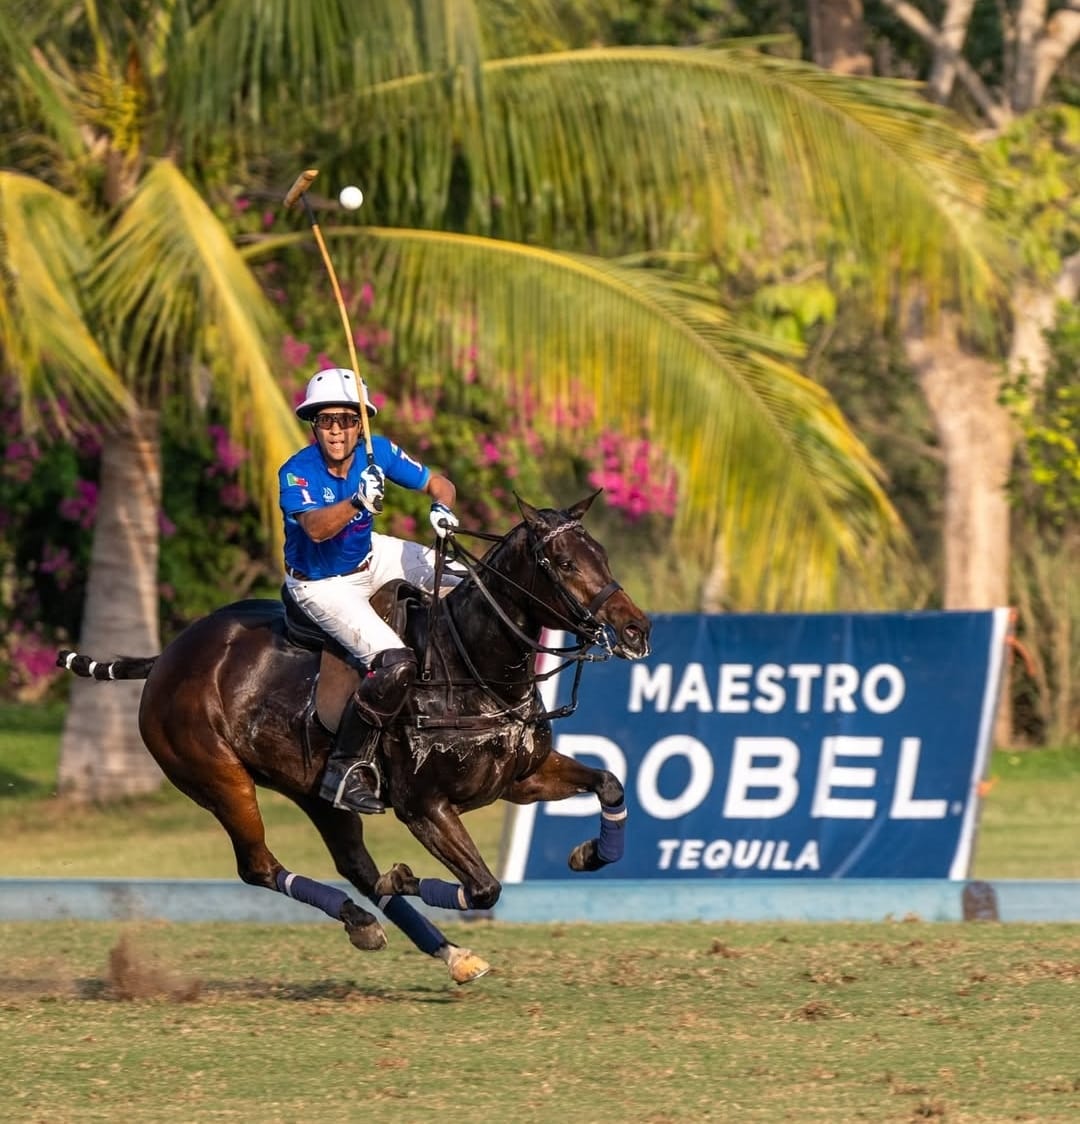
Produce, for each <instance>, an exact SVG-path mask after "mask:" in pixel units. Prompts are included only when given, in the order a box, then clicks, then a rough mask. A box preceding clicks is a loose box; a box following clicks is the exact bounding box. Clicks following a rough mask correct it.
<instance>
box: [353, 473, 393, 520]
mask: <svg viewBox="0 0 1080 1124" xmlns="http://www.w3.org/2000/svg"><path fill="white" fill-rule="evenodd" d="M385 493H386V474H385V473H384V472H383V470H382V469H381V468H380V467H379V466H378V465H377V464H369V465H368V466H367V468H365V469H364V471H363V472H361V473H360V486H359V487H358V488H357V489H356V495H355V496H354V497H353V507H366V508H367V509H368V511H370V512H371V513H372V515H378V514H379V512H380V511H382V507H383V496H384V495H385Z"/></svg>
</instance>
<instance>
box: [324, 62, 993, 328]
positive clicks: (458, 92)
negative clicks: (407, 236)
mask: <svg viewBox="0 0 1080 1124" xmlns="http://www.w3.org/2000/svg"><path fill="white" fill-rule="evenodd" d="M481 79H482V85H481V88H480V90H479V92H477V91H475V90H472V89H470V88H468V86H467V84H463V83H461V82H459V83H458V84H457V85H455V86H447V84H446V83H445V82H444V81H443V80H442V78H441V77H440V76H438V75H433V74H427V75H424V74H415V75H411V76H408V77H402V78H399V79H396V80H392V81H387V82H385V83H383V84H381V85H376V86H373V87H371V88H370V89H369V90H367V91H366V92H365V93H364V95H363V99H362V101H361V102H359V103H356V104H351V105H350V104H349V103H347V102H344V101H343V102H339V103H337V104H336V105H334V106H325V107H324V110H325V111H326V112H327V115H328V119H330V120H340V121H344V120H345V119H346V115H348V114H352V117H351V119H350V120H351V125H350V128H349V129H348V136H349V142H348V143H349V144H350V145H351V149H350V150H349V151H348V153H345V154H342V156H341V160H342V161H346V160H351V161H352V162H353V167H354V168H355V167H362V168H364V169H365V174H366V175H367V176H368V177H369V179H368V182H369V184H370V185H371V191H369V201H370V204H371V206H372V207H373V208H374V209H375V214H376V215H377V218H378V221H380V222H382V223H388V224H390V225H402V226H421V227H437V226H441V225H444V223H445V219H446V216H447V214H448V213H451V212H453V210H454V206H455V199H456V198H458V196H456V195H455V193H458V195H459V194H460V191H461V177H462V170H461V168H462V163H464V165H465V169H466V170H465V173H464V175H465V181H466V183H467V193H468V195H467V202H468V207H467V212H466V214H465V218H464V219H463V228H464V229H467V230H470V231H472V232H477V233H492V234H496V235H498V236H500V237H507V238H512V239H515V240H521V241H526V242H534V243H535V242H540V243H545V244H549V245H555V246H560V247H569V246H574V245H576V246H582V245H591V246H593V247H595V248H596V249H597V250H598V251H600V252H602V253H604V254H608V253H616V254H617V253H620V252H622V251H624V250H625V249H627V248H628V247H629V246H630V245H641V244H646V245H652V246H660V247H670V246H673V245H687V244H689V245H695V246H697V247H699V248H703V249H709V250H711V251H713V252H715V253H724V252H725V251H726V250H727V249H728V248H730V246H731V245H733V244H734V243H735V242H739V243H741V242H744V241H745V238H746V231H747V229H748V228H753V229H755V230H757V231H759V232H768V231H771V230H774V229H777V228H778V229H780V230H782V231H786V232H787V234H788V237H790V238H800V239H802V240H804V241H806V242H808V243H811V244H822V243H824V242H827V244H828V245H829V246H830V248H831V249H832V250H833V251H834V252H836V253H847V254H849V255H850V256H851V257H852V258H854V259H858V260H859V261H860V262H863V263H865V272H866V275H867V277H868V279H869V285H870V288H871V291H872V293H873V296H874V298H875V299H874V306H875V307H876V309H877V310H878V311H879V312H880V311H883V310H884V308H885V307H886V304H887V302H888V301H889V300H890V299H892V298H894V297H895V296H896V295H897V294H898V293H899V292H901V291H902V290H903V289H904V287H905V286H909V285H911V284H913V283H918V284H922V283H924V282H925V283H928V285H930V286H933V287H934V288H935V289H937V290H938V291H939V292H940V293H941V295H942V297H943V298H944V299H950V300H957V301H961V302H963V303H965V304H966V305H967V306H968V307H969V309H978V308H980V307H982V306H984V305H985V304H986V303H987V302H988V301H989V300H990V298H991V297H992V296H993V295H994V294H998V293H1000V292H1001V291H1002V290H1001V286H1002V283H1003V279H1004V278H1007V276H1008V275H1009V272H1010V269H1011V268H1012V262H1011V258H1010V255H1009V253H1008V251H1007V248H1006V246H1005V245H1004V243H1002V242H1000V241H995V240H994V239H993V238H992V237H990V236H989V235H988V231H987V227H986V224H985V223H983V222H982V221H981V217H982V216H981V213H980V207H981V205H982V202H983V199H984V196H985V192H986V177H985V175H984V173H983V169H982V167H981V164H980V159H979V155H978V153H977V151H976V149H975V147H974V146H973V145H972V144H970V143H969V142H968V141H967V140H966V139H965V138H964V137H963V135H962V134H961V133H960V132H959V131H958V130H956V129H955V128H953V127H952V125H951V122H950V121H949V119H948V118H947V117H946V116H945V115H944V114H943V113H942V112H941V111H939V110H938V109H936V108H935V107H932V106H929V105H928V104H927V103H926V102H925V101H924V100H922V99H921V98H920V97H919V96H918V94H917V92H916V91H915V89H914V88H913V87H912V86H911V85H909V84H905V83H899V82H889V81H885V80H881V79H875V80H857V79H852V78H841V77H838V76H836V75H833V74H830V73H829V72H827V71H823V70H821V69H819V68H816V67H811V66H808V65H805V64H803V63H800V62H797V61H792V60H789V59H781V58H776V57H772V56H768V55H765V54H762V53H760V52H757V51H750V50H746V49H745V48H731V47H728V48H723V49H716V48H697V49H693V48H679V49H676V48H664V47H627V48H602V49H601V48H597V49H594V50H577V51H566V52H561V53H548V54H539V55H534V56H530V57H522V58H513V59H500V60H494V61H488V62H486V63H485V64H484V66H483V68H482V72H481ZM455 176H456V177H457V178H456V179H455Z"/></svg>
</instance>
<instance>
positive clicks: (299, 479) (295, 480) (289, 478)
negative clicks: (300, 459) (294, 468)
mask: <svg viewBox="0 0 1080 1124" xmlns="http://www.w3.org/2000/svg"><path fill="white" fill-rule="evenodd" d="M285 483H286V484H288V485H289V487H290V488H306V487H307V486H308V483H307V481H306V480H305V479H304V477H303V476H297V475H296V474H295V473H293V472H290V473H288V474H287V475H286V477H285Z"/></svg>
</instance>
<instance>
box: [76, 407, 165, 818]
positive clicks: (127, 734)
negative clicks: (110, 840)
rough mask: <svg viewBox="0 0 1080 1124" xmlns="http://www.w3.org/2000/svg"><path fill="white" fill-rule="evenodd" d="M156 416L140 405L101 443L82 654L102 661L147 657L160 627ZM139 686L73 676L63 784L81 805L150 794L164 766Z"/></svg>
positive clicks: (157, 640)
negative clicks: (146, 738)
mask: <svg viewBox="0 0 1080 1124" xmlns="http://www.w3.org/2000/svg"><path fill="white" fill-rule="evenodd" d="M160 503H161V450H160V438H159V435H158V418H157V412H156V411H153V410H142V411H140V412H139V414H138V415H137V416H136V417H135V418H133V419H132V420H131V421H130V422H129V423H126V424H125V425H124V426H123V427H122V428H121V429H120V430H119V431H117V432H115V433H113V434H112V435H111V436H110V438H109V440H107V441H106V443H105V446H104V449H103V452H102V458H101V490H100V494H99V497H98V522H97V525H96V526H95V528H94V541H93V546H92V549H91V555H90V573H89V579H88V583H87V591H86V604H85V607H84V610H83V623H82V636H81V638H80V642H79V649H80V651H83V652H85V653H86V654H87V655H89V656H91V657H93V658H94V659H98V660H107V659H112V658H114V657H116V656H120V655H131V656H145V655H153V654H154V653H156V652H158V651H159V650H160V638H159V633H158V624H157V622H158V572H157V571H158V510H159V507H160ZM142 686H143V685H142V683H141V682H115V683H110V682H98V681H96V680H87V679H76V680H73V681H72V686H71V700H70V706H69V708H68V715H67V720H66V722H65V724H64V733H63V738H62V740H61V744H60V771H59V788H60V792H61V794H63V795H67V796H70V797H72V798H73V799H75V800H78V801H96V800H110V799H114V798H116V797H120V796H127V795H133V794H136V793H143V792H150V791H153V790H154V789H156V788H158V787H159V786H160V784H161V772H160V771H159V769H158V767H157V765H156V763H155V762H154V760H153V758H152V757H151V756H150V754H149V753H147V751H146V749H145V747H144V746H143V743H142V738H141V737H140V735H139V727H138V711H139V698H140V696H141V694H142Z"/></svg>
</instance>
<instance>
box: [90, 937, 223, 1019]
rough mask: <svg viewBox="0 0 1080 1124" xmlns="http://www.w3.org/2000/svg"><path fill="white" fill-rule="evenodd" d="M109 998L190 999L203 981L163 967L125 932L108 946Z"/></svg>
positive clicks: (181, 1000)
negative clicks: (187, 977)
mask: <svg viewBox="0 0 1080 1124" xmlns="http://www.w3.org/2000/svg"><path fill="white" fill-rule="evenodd" d="M105 981H106V986H105V996H106V997H107V998H109V999H171V1000H173V1002H175V1003H190V1002H192V1001H193V1000H195V999H198V997H199V995H200V993H201V992H202V981H201V980H198V979H185V978H183V977H181V976H180V975H179V974H178V973H176V972H173V971H172V970H170V969H168V968H165V967H163V966H162V965H161V964H160V963H159V962H158V961H157V959H156V958H155V957H153V956H151V955H149V954H148V953H147V952H145V951H144V950H143V949H140V948H139V947H138V945H137V944H136V942H135V941H134V940H132V939H131V937H130V936H128V934H126V933H124V934H122V935H121V937H120V939H119V940H118V941H117V942H116V944H114V945H113V947H112V948H111V949H109V959H108V964H107V966H106V974H105Z"/></svg>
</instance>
